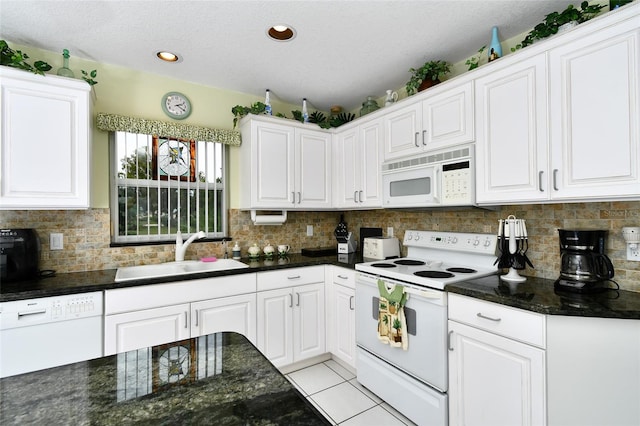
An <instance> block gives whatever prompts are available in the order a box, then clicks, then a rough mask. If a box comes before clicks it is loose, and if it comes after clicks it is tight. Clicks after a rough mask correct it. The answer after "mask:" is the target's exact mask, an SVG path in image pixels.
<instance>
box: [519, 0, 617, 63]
mask: <svg viewBox="0 0 640 426" xmlns="http://www.w3.org/2000/svg"><path fill="white" fill-rule="evenodd" d="M604 7H605V6H604V5H601V4H591V5H590V4H589V3H588V2H586V1H583V2H582V3H581V4H580V9H577V8H575V7H573V5H572V4H570V5H568V6H567V8H566V9H565V10H563V11H562V12H552V13H550V14H548V15H547V16H545V18H544V21H542V22H540V23H539V24H538V25H536V26H535V27H533V29H532V30H531V32H529V34H527V36H526V37H525V38H524V40H522V41H521V42H520V43H519V44H517V45H516V46H515V47H512V48H511V51H516V50H517V49H520V48H522V47H526V46H529V45H530V44H533V43H534V42H535V41H536V40H542V39H544V38H547V37H549V36H552V35H554V34H557V33H558V29H559V28H560V27H561V26H562V25H565V24H569V23H575V24H574V25H577V24H581V23H583V22H586V21H588V20H590V19H591V18H593V17H595V16H596V15H597V14H598V13H600V11H601V10H602V9H603V8H604Z"/></svg>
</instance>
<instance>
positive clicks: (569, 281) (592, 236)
mask: <svg viewBox="0 0 640 426" xmlns="http://www.w3.org/2000/svg"><path fill="white" fill-rule="evenodd" d="M558 233H559V235H560V278H559V279H558V280H557V281H556V284H555V285H556V288H562V289H565V290H570V291H578V292H595V291H601V290H604V289H606V288H607V287H608V286H607V281H608V280H610V279H611V278H613V275H614V269H613V264H612V263H611V260H610V259H609V257H607V255H606V254H604V245H605V240H606V234H607V231H602V230H566V229H558Z"/></svg>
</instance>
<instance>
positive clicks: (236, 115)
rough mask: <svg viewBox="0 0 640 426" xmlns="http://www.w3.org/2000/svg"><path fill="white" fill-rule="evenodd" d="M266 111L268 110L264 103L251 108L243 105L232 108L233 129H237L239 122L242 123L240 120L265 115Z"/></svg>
mask: <svg viewBox="0 0 640 426" xmlns="http://www.w3.org/2000/svg"><path fill="white" fill-rule="evenodd" d="M266 109H267V105H265V104H264V103H262V102H254V103H253V104H251V106H250V107H247V106H243V105H236V106H234V107H233V108H231V113H232V114H233V128H234V129H235V128H236V125H237V124H238V121H240V119H241V118H242V117H244V116H245V115H247V114H256V115H258V114H264V112H265V110H266Z"/></svg>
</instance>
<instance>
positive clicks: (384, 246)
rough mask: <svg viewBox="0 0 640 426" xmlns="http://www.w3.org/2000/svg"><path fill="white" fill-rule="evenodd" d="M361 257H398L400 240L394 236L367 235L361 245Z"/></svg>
mask: <svg viewBox="0 0 640 426" xmlns="http://www.w3.org/2000/svg"><path fill="white" fill-rule="evenodd" d="M362 257H363V258H367V259H389V258H392V257H400V242H399V241H398V239H397V238H395V237H367V238H365V239H364V244H363V246H362Z"/></svg>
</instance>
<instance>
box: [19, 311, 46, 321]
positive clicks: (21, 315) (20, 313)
mask: <svg viewBox="0 0 640 426" xmlns="http://www.w3.org/2000/svg"><path fill="white" fill-rule="evenodd" d="M46 313H47V310H46V309H40V310H39V311H27V312H18V319H20V318H22V317H28V316H30V315H40V314H46Z"/></svg>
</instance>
